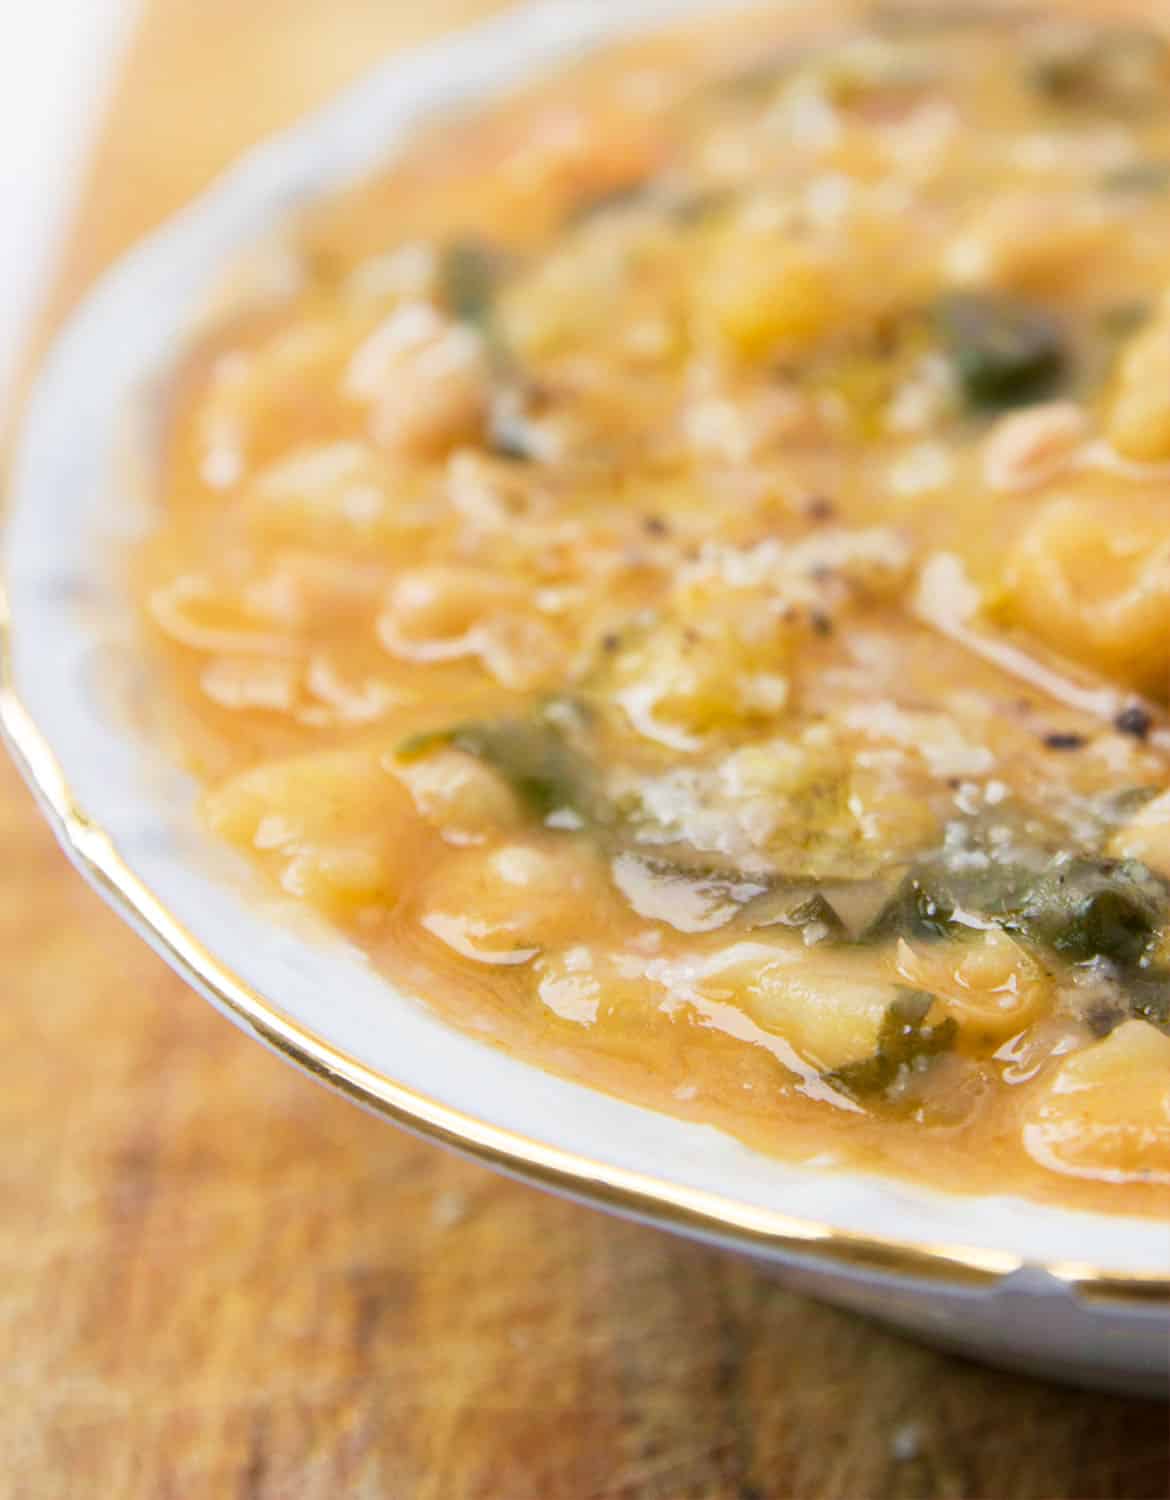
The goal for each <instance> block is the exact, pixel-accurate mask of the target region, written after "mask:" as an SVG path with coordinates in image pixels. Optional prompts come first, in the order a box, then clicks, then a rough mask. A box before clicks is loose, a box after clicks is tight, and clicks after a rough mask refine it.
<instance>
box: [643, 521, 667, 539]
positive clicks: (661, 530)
mask: <svg viewBox="0 0 1170 1500" xmlns="http://www.w3.org/2000/svg"><path fill="white" fill-rule="evenodd" d="M642 525H643V527H644V528H645V530H646V531H647V532H648V533H649V534H650V535H651V536H669V534H670V527H669V526H668V525H667V524H666V522H665V521H664V520H663V519H662V517H661V516H643V518H642Z"/></svg>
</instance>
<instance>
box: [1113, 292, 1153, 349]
mask: <svg viewBox="0 0 1170 1500" xmlns="http://www.w3.org/2000/svg"><path fill="white" fill-rule="evenodd" d="M1153 315H1154V308H1153V305H1152V304H1151V303H1149V302H1144V301H1134V302H1117V303H1115V304H1114V305H1113V306H1112V307H1107V308H1106V309H1105V311H1104V312H1103V313H1102V314H1101V332H1102V333H1103V334H1104V335H1105V336H1106V338H1110V339H1115V340H1117V341H1118V342H1120V341H1121V340H1122V339H1127V338H1130V337H1131V336H1132V335H1133V334H1135V333H1138V332H1140V330H1141V329H1143V328H1144V327H1145V326H1146V324H1147V323H1148V322H1149V321H1150V319H1151V318H1152V317H1153Z"/></svg>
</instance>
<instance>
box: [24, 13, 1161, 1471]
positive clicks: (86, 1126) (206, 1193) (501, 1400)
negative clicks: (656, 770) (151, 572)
mask: <svg viewBox="0 0 1170 1500" xmlns="http://www.w3.org/2000/svg"><path fill="white" fill-rule="evenodd" d="M599 3H605V0H599ZM490 8H491V6H490V4H488V3H483V0H481V3H476V0H462V3H460V0H428V3H427V4H426V5H425V6H423V5H415V4H407V3H391V0H249V3H248V4H246V5H241V4H240V3H239V0H153V3H151V4H150V5H149V6H148V9H147V14H146V17H145V20H144V22H143V26H142V29H141V32H140V35H139V37H138V40H137V43H136V45H135V47H134V48H133V51H132V53H131V56H130V58H129V60H128V62H127V65H126V68H125V76H124V78H123V81H122V86H121V89H120V92H119V93H118V96H117V99H116V103H115V106H114V108H113V111H112V115H111V117H110V119H109V121H108V122H107V126H106V129H105V131H104V135H103V138H102V141H101V144H100V146H99V148H98V149H97V152H96V156H95V161H94V168H93V172H92V176H91V179H90V182H89V185H88V188H87V190H86V192H85V194H84V198H83V202H82V204H81V207H80V211H79V214H78V218H77V222H76V227H75V229H74V231H73V233H72V235H71V237H70V242H69V246H68V251H67V254H66V258H65V267H64V271H63V275H62V278H61V284H60V292H59V296H58V301H57V307H56V316H59V315H60V313H61V312H62V311H63V310H64V308H65V307H66V306H67V305H68V303H69V302H70V301H72V300H73V299H74V298H75V297H76V295H77V294H78V293H79V292H80V291H81V289H82V288H83V287H84V285H85V284H86V283H87V282H88V281H89V280H90V279H91V278H92V276H93V275H94V273H95V272H96V271H97V270H98V269H100V267H101V266H102V265H103V264H104V263H105V262H107V261H108V260H109V259H110V258H111V257H112V256H113V255H114V254H115V253H116V252H118V251H119V250H120V249H121V248H122V247H123V246H124V245H126V244H127V243H128V242H130V241H131V240H132V239H134V238H135V237H137V236H138V235H139V234H140V233H141V232H142V231H144V230H146V229H147V228H148V227H149V226H150V225H151V224H152V223H154V222H155V221H157V220H158V219H159V218H161V217H162V216H164V215H165V214H166V213H168V212H170V211H171V210H173V209H174V208H175V207H176V206H178V205H179V204H180V203H181V202H183V201H184V200H185V199H186V198H188V197H189V196H190V195H191V193H193V192H194V191H195V190H197V189H198V188H199V187H201V186H202V185H203V184H204V183H205V182H206V181H207V179H208V178H209V177H210V176H211V175H212V174H213V173H214V172H215V171H216V169H217V168H219V167H220V166H221V165H222V164H223V163H224V162H225V161H226V160H227V159H228V158H229V157H230V156H231V155H233V154H234V153H235V152H236V151H237V150H238V149H239V148H240V147H241V146H243V145H244V144H246V143H247V142H249V141H251V140H252V139H254V138H255V137H256V136H257V135H259V134H261V133H263V132H264V131H266V130H268V129H270V128H271V127H273V126H275V125H278V124H281V123H284V122H286V121H288V120H289V119H291V118H293V117H294V116H295V115H297V114H299V113H300V112H301V111H302V110H303V109H304V108H305V107H307V106H308V105H310V104H311V103H313V102H315V101H316V100H318V99H319V98H320V97H322V96H323V95H325V94H326V93H327V92H329V91H330V90H331V89H333V88H334V87H336V86H337V85H339V84H340V83H342V82H343V81H345V80H346V79H348V78H349V77H351V76H353V75H354V74H356V73H357V72H358V71H360V70H361V69H362V68H363V67H365V66H366V65H367V64H368V63H369V62H371V61H372V60H373V59H374V58H376V57H377V56H378V55H379V54H380V53H381V52H383V51H384V50H385V49H386V48H388V47H390V46H392V45H395V44H398V43H401V42H403V41H406V40H408V39H409V38H411V37H413V36H418V35H421V34H423V33H425V32H428V31H433V30H436V29H438V28H442V27H446V26H449V25H454V24H456V23H457V22H459V21H461V20H463V19H465V18H467V17H468V16H471V15H473V14H475V13H477V12H482V11H484V10H487V9H490ZM0 838H2V840H3V845H2V847H3V849H4V851H5V854H6V863H5V879H4V882H3V885H2V886H0V995H2V1004H0V1054H2V1055H3V1058H4V1062H5V1069H4V1078H3V1083H2V1085H0V1132H2V1134H3V1140H4V1142H5V1146H4V1149H3V1151H2V1152H0V1495H3V1496H5V1497H10V1500H58V1497H62V1500H64V1497H70V1500H71V1497H79V1500H80V1497H91V1496H102V1497H110V1500H138V1497H144V1500H145V1497H149V1500H164V1497H174V1500H189V1497H203V1496H209V1497H221V1496H224V1497H235V1496H238V1497H240V1500H338V1497H351V1496H352V1497H359V1500H814V1497H815V1500H916V1497H917V1500H952V1497H953V1500H960V1497H961V1500H1160V1497H1164V1496H1166V1495H1167V1494H1168V1492H1170V1484H1168V1466H1170V1453H1168V1437H1167V1410H1166V1408H1165V1407H1163V1406H1160V1405H1157V1404H1154V1403H1139V1402H1127V1401H1122V1400H1115V1399H1110V1398H1106V1397H1101V1396H1095V1395H1084V1394H1076V1393H1070V1392H1067V1391H1062V1390H1060V1389H1058V1388H1056V1387H1048V1386H1044V1385H1041V1384H1036V1383H1031V1382H1027V1381H1023V1380H1016V1379H1010V1378H1008V1377H1005V1376H1002V1375H998V1374H995V1373H992V1372H988V1371H984V1370H981V1369H978V1368H975V1367H973V1366H969V1365H964V1364H961V1363H958V1362H953V1361H949V1360H946V1359H944V1358H942V1357H939V1356H936V1355H934V1354H931V1353H928V1352H926V1351H924V1350H921V1349H918V1348H916V1347H914V1346H912V1345H910V1344H908V1343H904V1342H903V1341H901V1340H899V1339H897V1338H894V1337H892V1336H890V1335H887V1334H885V1333H883V1332H881V1331H878V1330H876V1329H874V1328H872V1327H869V1326H867V1325H866V1324H864V1323H862V1322H860V1321H857V1320H855V1319H853V1318H850V1317H847V1316H844V1315H841V1314H838V1313H835V1312H832V1311H829V1310H826V1309H823V1308H820V1307H816V1306H813V1305H811V1304H809V1303H806V1302H803V1301H801V1300H799V1299H797V1298H794V1297H792V1296H790V1295H788V1294H786V1293H785V1292H784V1291H782V1290H780V1289H779V1288H778V1287H777V1286H776V1285H775V1284H774V1283H771V1282H769V1281H767V1280H766V1279H764V1278H762V1277H761V1276H759V1275H757V1274H756V1273H754V1272H753V1271H752V1270H750V1269H748V1268H747V1267H745V1266H743V1265H740V1264H737V1263H736V1262H734V1261H732V1260H730V1259H726V1258H722V1257H719V1256H717V1255H713V1254H709V1253H707V1252H704V1251H702V1250H699V1249H696V1248H692V1247H690V1246H687V1245H684V1244H681V1243H677V1242H674V1241H672V1240H669V1239H667V1238H666V1237H664V1236H661V1235H658V1234H656V1233H654V1232H651V1231H648V1230H644V1229H639V1228H635V1227H631V1226H629V1225H623V1224H620V1223H616V1222H612V1221H609V1220H606V1219H604V1218H602V1217H601V1216H599V1215H597V1214H593V1213H589V1212H587V1211H585V1210H582V1209H579V1208H575V1207H572V1206H570V1205H568V1204H565V1203H561V1202H558V1201H555V1200H553V1199H551V1198H546V1197H543V1196H540V1195H538V1194H537V1193H535V1192H533V1191H530V1190H528V1189H525V1188H522V1187H518V1186H516V1185H514V1184H511V1183H508V1182H505V1181H503V1180H501V1179H499V1178H496V1177H494V1176H491V1175H489V1174H488V1173H487V1172H485V1171H483V1170H482V1169H480V1168H478V1167H475V1166H471V1165H468V1164H466V1163H463V1162H461V1161H459V1160H457V1159H455V1158H454V1157H451V1156H447V1155H444V1154H442V1153H440V1152H439V1151H437V1150H435V1149H433V1148H431V1147H429V1146H425V1145H422V1144H419V1143H417V1142H415V1141H413V1140H412V1139H410V1138H409V1137H407V1136H405V1135H402V1134H399V1133H397V1132H395V1131H393V1130H391V1129H390V1128H389V1127H387V1126H386V1125H384V1124H382V1123H380V1122H379V1121H377V1120H375V1119H372V1118H368V1117H366V1116H365V1115H362V1114H360V1113H359V1112H358V1111H357V1110H355V1109H353V1108H352V1107H351V1106H349V1105H347V1104H345V1103H344V1102H342V1101H341V1100H340V1099H337V1098H334V1097H332V1096H331V1095H329V1094H326V1093H325V1092H324V1091H322V1090H321V1089H319V1088H317V1087H316V1086H315V1085H313V1084H311V1083H310V1082H308V1081H307V1080H306V1079H304V1078H302V1077H300V1076H299V1075H297V1074H296V1073H294V1072H293V1071H292V1070H291V1069H289V1068H287V1067H286V1066H284V1065H283V1064H281V1063H279V1062H277V1061H276V1060H275V1059H273V1058H271V1057H269V1056H267V1055H266V1054H265V1053H264V1052H262V1051H261V1050H260V1049H259V1048H258V1047H256V1046H255V1045H254V1044H253V1043H251V1042H249V1041H247V1040H246V1039H245V1038H244V1037H243V1036H241V1035H239V1034H238V1033H236V1032H235V1031H234V1030H232V1029H231V1028H230V1027H229V1026H228V1024H227V1023H226V1022H225V1021H223V1020H221V1019H220V1018H219V1017H218V1016H216V1015H215V1014H214V1013H213V1012H212V1011H211V1010H210V1009H208V1007H206V1006H205V1005H203V1003H202V1002H201V1001H199V1000H197V999H196V998H195V997H194V996H193V995H192V994H191V993H189V992H188V991H187V990H186V989H185V988H184V986H183V985H182V984H181V983H179V981H178V980H176V979H175V978H173V977H172V976H171V975H170V974H169V973H168V972H167V971H166V970H165V969H164V968H163V967H162V966H161V964H160V963H159V962H158V961H157V960H155V959H154V958H153V957H152V956H151V955H150V954H149V953H148V952H147V950H146V949H145V948H144V947H143V946H142V945H141V944H140V943H139V942H137V941H136V940H135V939H134V938H132V937H131V936H130V934H129V933H128V932H126V931H125V930H123V928H122V927H121V926H119V924H118V923H117V922H116V921H115V920H114V918H113V917H112V916H110V915H109V914H108V913H107V912H106V911H105V910H104V909H103V908H102V907H101V906H100V905H99V903H98V901H97V899H96V898H95V897H93V896H91V895H90V894H89V893H88V891H86V890H85V889H84V888H83V887H82V885H81V883H80V881H79V880H78V879H77V878H76V877H75V876H74V875H73V874H72V873H71V872H70V871H69V870H68V868H67V867H66V865H65V862H64V860H63V859H62V857H61V855H60V854H59V853H58V852H57V851H56V849H55V848H54V847H53V845H52V843H51V840H50V838H49V835H48V834H47V832H46V831H45V830H44V828H43V827H42V826H41V824H40V822H39V821H38V819H37V817H36V815H35V813H34V811H33V808H32V805H31V802H30V800H29V798H28V796H27V795H26V794H25V792H24V791H23V790H22V789H21V787H20V786H19V785H18V783H17V780H16V777H15V775H14V774H13V773H12V772H11V771H10V770H8V769H7V767H3V768H0ZM898 1433H901V1440H900V1442H899V1443H895V1442H894V1441H893V1439H894V1436H895V1434H898Z"/></svg>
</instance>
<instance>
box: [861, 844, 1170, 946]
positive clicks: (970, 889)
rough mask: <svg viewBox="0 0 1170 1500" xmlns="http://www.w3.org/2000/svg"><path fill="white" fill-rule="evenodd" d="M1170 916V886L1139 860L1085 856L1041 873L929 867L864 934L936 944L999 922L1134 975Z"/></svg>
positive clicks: (999, 865) (912, 877) (1009, 864)
mask: <svg viewBox="0 0 1170 1500" xmlns="http://www.w3.org/2000/svg"><path fill="white" fill-rule="evenodd" d="M1168 911H1170V888H1168V887H1167V885H1166V884H1165V882H1163V881H1161V880H1159V879H1158V878H1157V876H1155V875H1153V874H1151V873H1150V871H1149V870H1147V869H1146V867H1145V866H1144V865H1141V864H1138V863H1137V862H1136V861H1134V860H1108V859H1090V858H1079V859H1072V860H1068V861H1066V862H1065V863H1063V864H1059V863H1055V864H1054V863H1051V862H1050V863H1049V864H1048V866H1047V867H1046V868H1045V869H1043V870H1036V869H1034V868H1031V867H1029V866H1028V865H1026V864H1022V863H1019V862H1016V861H1004V862H999V861H995V860H988V861H987V862H986V863H983V864H980V863H974V864H972V865H971V866H970V867H969V868H966V869H959V870H955V869H948V868H946V867H945V866H943V865H942V864H941V863H938V862H928V863H925V864H923V865H922V866H920V867H919V868H918V869H916V870H913V871H911V872H910V874H909V875H907V876H906V878H905V879H904V881H903V882H902V885H901V886H900V887H899V889H898V890H897V891H896V892H895V894H894V896H893V898H892V900H891V901H890V902H889V903H888V905H887V906H886V907H885V909H884V910H883V911H882V912H881V913H880V914H879V916H878V917H877V919H876V921H874V922H873V924H872V925H871V926H870V927H869V928H868V929H867V930H866V932H865V933H864V934H863V935H862V936H863V941H866V942H882V941H887V940H889V939H892V938H895V937H906V938H910V939H916V940H918V941H920V942H928V941H930V940H932V939H938V938H944V937H951V936H953V935H955V934H957V933H961V932H963V931H965V930H969V929H971V928H975V927H979V926H982V925H986V924H987V923H993V924H995V925H996V926H999V927H1003V928H1004V929H1005V930H1007V931H1009V932H1014V933H1016V934H1017V935H1018V936H1020V937H1023V938H1025V939H1027V940H1028V941H1030V942H1033V943H1036V944H1038V945H1040V946H1041V947H1044V948H1048V949H1050V950H1051V951H1052V952H1054V953H1060V954H1063V955H1064V956H1065V957H1066V958H1068V959H1071V960H1072V961H1073V962H1084V961H1086V960H1088V959H1092V958H1105V959H1108V960H1110V961H1111V962H1112V963H1114V964H1116V965H1118V966H1119V967H1120V968H1121V969H1123V970H1125V971H1127V972H1128V971H1130V970H1132V968H1133V966H1134V965H1136V964H1137V962H1138V960H1139V959H1141V957H1142V956H1143V954H1144V953H1145V952H1146V950H1147V949H1148V948H1149V946H1150V943H1151V940H1152V939H1153V937H1154V935H1155V933H1156V932H1157V931H1158V929H1159V928H1160V927H1161V925H1162V924H1163V923H1164V922H1165V921H1166V918H1167V914H1168Z"/></svg>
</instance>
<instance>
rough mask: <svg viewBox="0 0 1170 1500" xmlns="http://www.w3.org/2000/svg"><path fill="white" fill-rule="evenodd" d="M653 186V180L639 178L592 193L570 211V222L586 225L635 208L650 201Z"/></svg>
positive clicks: (580, 200) (571, 223)
mask: <svg viewBox="0 0 1170 1500" xmlns="http://www.w3.org/2000/svg"><path fill="white" fill-rule="evenodd" d="M653 186H654V182H653V179H652V178H645V177H638V178H635V179H634V181H632V182H623V183H620V184H619V185H618V186H617V187H611V188H606V189H605V191H604V192H601V193H591V194H589V195H588V196H587V197H584V198H579V199H578V200H577V202H576V203H574V204H573V205H572V207H571V208H570V210H569V218H568V222H569V224H570V225H573V224H585V223H588V221H589V220H590V219H596V218H597V217H598V216H599V215H601V214H607V213H611V212H614V211H619V210H621V209H623V208H634V207H636V206H637V205H638V204H642V203H645V202H646V201H647V200H648V198H649V196H650V192H651V189H652V188H653Z"/></svg>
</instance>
